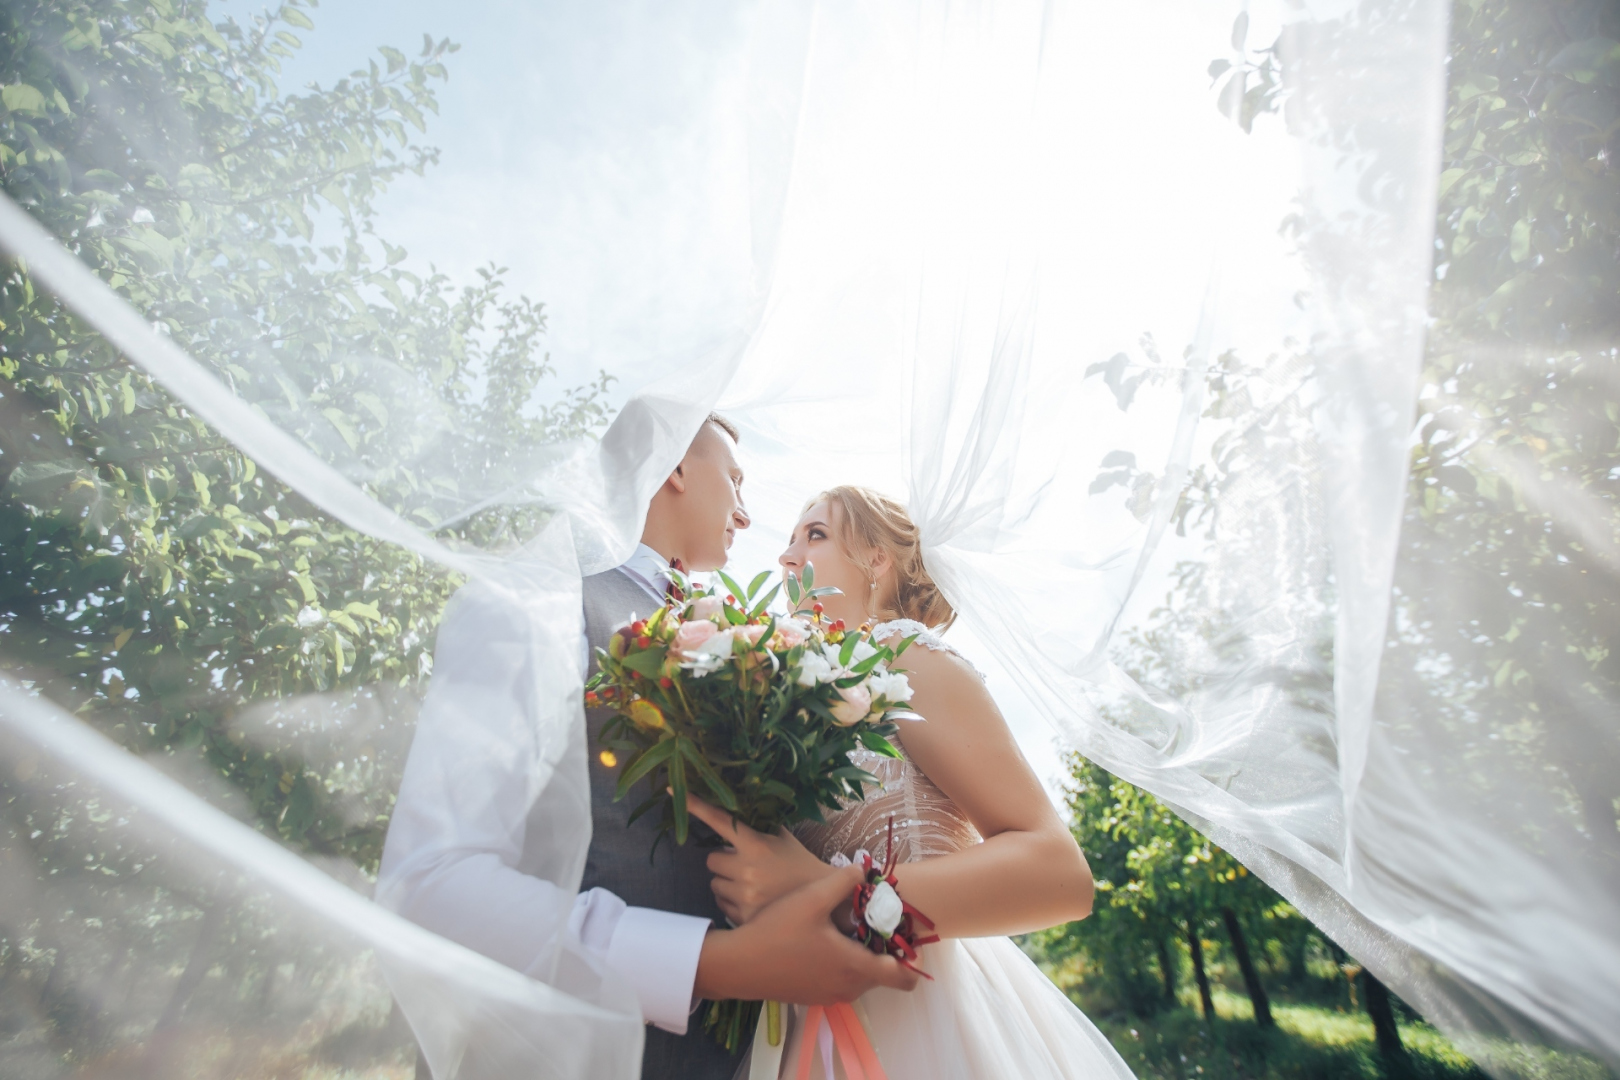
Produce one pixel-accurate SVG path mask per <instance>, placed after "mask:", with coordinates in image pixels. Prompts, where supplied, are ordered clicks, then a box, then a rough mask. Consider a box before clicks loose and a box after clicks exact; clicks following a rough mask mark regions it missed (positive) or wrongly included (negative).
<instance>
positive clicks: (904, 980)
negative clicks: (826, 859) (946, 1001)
mask: <svg viewBox="0 0 1620 1080" xmlns="http://www.w3.org/2000/svg"><path fill="white" fill-rule="evenodd" d="M860 880H861V872H860V870H859V869H857V868H856V867H853V866H850V867H846V868H844V869H842V870H839V871H837V872H835V873H832V874H829V875H827V876H826V877H824V878H822V879H821V880H819V881H815V882H812V883H811V884H809V885H806V886H805V887H804V888H802V889H799V890H798V891H797V892H793V893H789V894H788V895H787V896H784V897H782V899H780V900H778V901H777V902H776V903H774V904H771V905H770V906H768V907H766V908H764V909H763V910H761V911H760V912H759V914H758V915H756V916H755V917H754V919H753V921H751V922H749V923H748V924H747V925H745V926H742V927H740V928H738V929H736V930H711V931H709V935H708V937H706V938H704V940H703V954H702V955H701V956H700V957H699V958H698V970H697V983H696V986H695V991H696V993H697V995H698V996H699V997H704V998H709V999H711V1000H718V999H723V998H742V999H744V1000H748V1001H761V1000H765V1001H786V1002H790V1003H792V1004H795V1005H831V1004H833V1003H835V1002H839V1001H854V1000H855V999H856V998H858V997H860V996H861V995H862V994H864V993H865V992H866V991H868V990H870V989H872V988H873V987H874V986H887V987H890V988H892V989H895V990H910V989H912V988H913V987H915V986H916V985H917V979H918V976H917V973H916V972H914V971H909V970H907V969H906V968H904V967H902V966H901V965H900V963H899V961H897V960H895V959H894V957H892V956H878V955H876V954H874V953H871V952H868V951H867V950H866V949H864V948H862V947H861V946H860V945H858V944H856V942H855V941H854V940H852V939H850V938H848V937H845V936H844V935H843V934H842V933H840V932H839V931H838V930H837V928H835V927H834V926H833V922H832V918H831V915H832V912H833V910H834V909H835V908H837V907H838V906H839V905H840V904H843V903H845V902H846V901H848V900H849V898H850V896H851V895H852V894H853V893H854V891H855V886H856V885H857V884H858V883H859V882H860Z"/></svg>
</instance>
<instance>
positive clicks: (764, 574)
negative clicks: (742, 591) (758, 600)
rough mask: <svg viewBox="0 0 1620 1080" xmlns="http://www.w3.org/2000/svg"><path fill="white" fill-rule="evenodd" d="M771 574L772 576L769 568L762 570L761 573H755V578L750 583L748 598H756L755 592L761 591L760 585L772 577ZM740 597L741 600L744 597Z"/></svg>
mask: <svg viewBox="0 0 1620 1080" xmlns="http://www.w3.org/2000/svg"><path fill="white" fill-rule="evenodd" d="M770 576H771V572H770V571H769V570H761V571H760V572H759V573H757V574H755V575H754V580H753V581H750V582H749V583H748V596H747V599H749V600H752V599H753V598H754V594H755V593H757V592H759V587H760V586H761V585H763V584H765V582H766V581H767V580H768V579H769V578H770ZM738 599H739V600H740V599H743V598H742V597H738Z"/></svg>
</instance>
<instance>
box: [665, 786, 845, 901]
mask: <svg viewBox="0 0 1620 1080" xmlns="http://www.w3.org/2000/svg"><path fill="white" fill-rule="evenodd" d="M686 807H687V809H688V810H689V811H690V812H691V814H692V816H693V817H696V818H697V819H698V820H699V821H701V822H703V823H704V824H705V825H707V826H709V828H711V829H713V830H714V831H715V832H717V833H719V834H720V838H721V839H722V840H724V841H725V842H726V843H727V844H729V845H730V847H728V848H726V849H725V850H722V851H716V852H715V853H714V854H712V855H710V856H709V872H710V873H712V874H713V875H714V878H713V879H712V880H711V881H710V882H709V887H710V888H711V889H713V890H714V898H715V900H717V901H718V902H719V904H720V910H721V911H723V912H725V914H726V918H728V919H730V920H731V921H732V922H733V923H734V924H736V925H737V926H741V925H743V924H744V923H746V922H748V921H749V920H750V919H752V918H753V917H754V915H755V914H756V913H758V912H759V910H760V909H761V908H763V907H765V906H766V905H767V904H769V903H770V902H771V901H773V900H776V899H778V898H780V897H783V896H786V895H787V894H788V893H790V892H793V891H794V890H795V889H798V888H800V887H801V886H804V885H808V884H809V883H810V882H812V881H818V880H820V879H821V878H823V877H825V876H826V875H828V874H831V873H834V870H833V868H832V867H830V866H828V865H827V864H826V863H824V862H822V861H821V860H820V859H818V858H816V857H815V856H814V855H812V854H810V852H809V851H807V850H806V849H805V846H804V845H803V844H801V843H799V839H798V837H796V836H794V835H793V834H792V833H790V832H788V831H787V830H786V829H782V830H780V831H778V832H777V833H776V835H774V836H772V835H770V834H768V833H762V832H755V831H754V830H753V829H750V828H749V827H748V826H747V825H744V824H742V823H741V822H738V821H733V820H732V818H731V814H730V813H729V812H728V811H725V810H722V809H721V808H720V807H718V806H711V805H710V804H708V803H706V802H704V801H703V800H702V799H699V798H696V797H695V796H692V795H688V796H687V797H686Z"/></svg>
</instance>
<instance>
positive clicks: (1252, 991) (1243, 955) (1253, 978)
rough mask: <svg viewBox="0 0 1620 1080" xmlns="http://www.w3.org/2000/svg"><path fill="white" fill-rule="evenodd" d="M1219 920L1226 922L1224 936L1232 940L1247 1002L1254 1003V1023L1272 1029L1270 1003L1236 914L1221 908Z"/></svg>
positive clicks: (1229, 909) (1273, 1024)
mask: <svg viewBox="0 0 1620 1080" xmlns="http://www.w3.org/2000/svg"><path fill="white" fill-rule="evenodd" d="M1221 918H1222V919H1223V920H1224V921H1225V922H1226V935H1227V936H1228V937H1230V938H1231V939H1232V953H1233V955H1234V956H1236V957H1237V962H1238V969H1239V970H1241V971H1242V972H1243V986H1244V989H1246V990H1248V991H1249V1000H1250V1001H1251V1002H1253V1003H1254V1022H1255V1023H1257V1024H1259V1025H1260V1026H1261V1027H1273V1026H1275V1022H1274V1021H1273V1020H1272V1019H1271V1002H1270V1001H1268V1000H1267V999H1266V988H1265V985H1264V984H1263V983H1261V982H1260V972H1258V971H1257V970H1255V966H1254V959H1253V958H1252V957H1250V956H1249V942H1248V939H1247V938H1245V937H1244V936H1243V927H1242V925H1240V924H1239V923H1238V917H1237V913H1236V912H1234V911H1233V910H1232V909H1231V908H1222V909H1221Z"/></svg>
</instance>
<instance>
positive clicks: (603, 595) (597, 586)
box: [580, 567, 647, 605]
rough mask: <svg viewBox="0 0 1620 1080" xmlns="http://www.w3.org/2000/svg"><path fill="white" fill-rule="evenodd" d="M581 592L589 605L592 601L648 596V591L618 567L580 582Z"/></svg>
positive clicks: (592, 575)
mask: <svg viewBox="0 0 1620 1080" xmlns="http://www.w3.org/2000/svg"><path fill="white" fill-rule="evenodd" d="M580 591H581V592H582V593H583V594H584V597H585V603H586V604H587V605H589V604H590V603H591V602H592V600H598V599H617V598H620V597H628V598H634V597H637V596H646V595H647V594H646V590H644V589H643V588H642V587H641V586H640V585H638V584H636V582H635V581H633V580H631V578H630V577H629V575H627V574H625V573H624V571H622V570H620V569H619V568H618V567H614V568H613V569H612V570H604V571H602V572H601V573H600V574H591V575H590V576H588V577H586V578H585V579H584V580H582V581H581V582H580Z"/></svg>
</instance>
